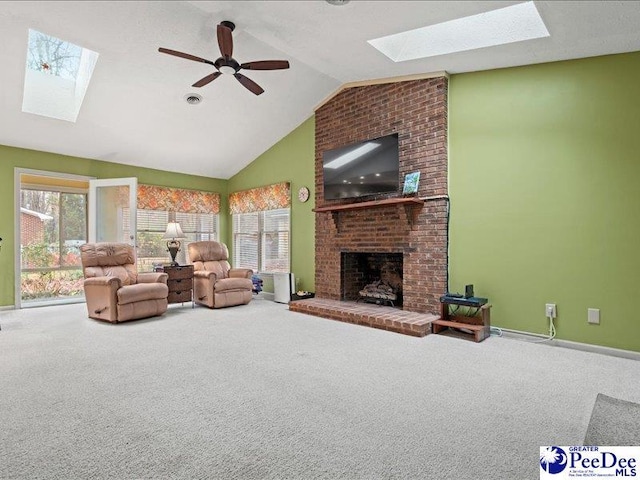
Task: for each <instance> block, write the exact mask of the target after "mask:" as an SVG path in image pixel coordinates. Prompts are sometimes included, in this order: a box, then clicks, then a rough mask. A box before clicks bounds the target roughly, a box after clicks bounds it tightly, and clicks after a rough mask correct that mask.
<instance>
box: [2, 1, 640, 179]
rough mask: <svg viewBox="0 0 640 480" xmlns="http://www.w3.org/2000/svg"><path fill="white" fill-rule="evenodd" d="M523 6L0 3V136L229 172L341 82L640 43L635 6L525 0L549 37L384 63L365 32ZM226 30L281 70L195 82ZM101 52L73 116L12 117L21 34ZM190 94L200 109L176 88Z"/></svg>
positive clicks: (250, 53) (114, 158)
mask: <svg viewBox="0 0 640 480" xmlns="http://www.w3.org/2000/svg"><path fill="white" fill-rule="evenodd" d="M516 3H520V2H511V1H509V2H497V1H489V2H477V1H439V2H436V1H422V2H421V1H359V0H352V1H351V2H350V3H348V4H347V5H345V6H342V7H336V6H331V5H329V4H327V3H326V2H325V1H324V0H308V1H220V2H212V1H209V2H197V1H192V2H167V1H157V2H133V1H126V2H123V1H113V2H109V1H103V2H53V1H47V2H22V1H20V2H0V45H1V48H0V65H1V68H0V107H1V108H0V144H4V145H10V146H17V147H24V148H30V149H35V150H43V151H48V152H55V153H62V154H67V155H74V156H79V157H86V158H93V159H99V160H107V161H111V162H117V163H123V164H130V165H137V166H142V167H150V168H158V169H162V170H169V171H175V172H182V173H190V174H195V175H205V176H210V177H216V178H225V179H226V178H229V177H231V176H233V175H234V174H236V173H237V172H239V171H240V170H241V169H242V168H243V167H245V166H246V165H248V164H249V163H251V162H252V161H253V160H254V159H255V158H256V157H257V156H259V155H260V154H261V153H263V152H264V151H266V150H267V149H268V148H269V147H271V146H272V145H274V144H275V143H276V142H277V141H278V140H280V139H281V138H282V137H284V136H285V135H287V134H288V133H289V132H290V131H291V130H293V129H294V128H295V127H297V126H298V125H299V124H300V123H302V122H303V121H304V120H306V119H307V118H309V117H310V116H311V115H312V114H313V111H314V108H315V107H316V106H317V105H318V104H319V103H320V102H321V101H322V100H324V99H325V98H326V97H327V96H329V95H330V94H331V93H333V92H334V91H335V90H336V89H337V88H339V87H340V86H341V85H343V84H345V83H350V82H355V81H363V80H370V79H379V78H388V77H397V76H402V75H409V74H424V73H429V72H441V71H447V72H449V73H461V72H471V71H478V70H487V69H494V68H501V67H509V66H517V65H526V64H533V63H542V62H551V61H557V60H565V59H572V58H582V57H590V56H597V55H605V54H611V53H622V52H630V51H640V35H638V25H640V2H636V1H626V2H620V1H618V2H616V1H607V2H599V1H584V2H579V1H547V2H535V4H536V6H537V8H538V11H539V12H540V15H541V16H542V19H543V20H544V22H545V24H546V26H547V28H548V30H549V32H550V34H551V36H550V37H547V38H542V39H537V40H529V41H524V42H518V43H513V44H509V45H503V46H497V47H489V48H483V49H478V50H474V51H469V52H462V53H454V54H449V55H441V56H438V57H433V58H427V59H421V60H411V61H407V62H401V63H394V62H392V61H391V60H390V59H388V58H387V57H385V56H384V55H382V54H381V53H380V52H378V51H377V50H375V49H374V48H373V47H372V46H371V45H369V44H368V43H367V40H370V39H373V38H377V37H381V36H385V35H389V34H393V33H398V32H401V31H405V30H409V29H414V28H418V27H423V26H426V25H431V24H435V23H439V22H443V21H447V20H452V19H455V18H459V17H463V16H468V15H474V14H477V13H482V12H486V11H489V10H494V9H496V8H502V7H505V6H508V5H512V4H516ZM222 20H230V21H233V22H234V23H235V24H236V29H235V31H234V32H233V39H234V54H233V56H234V58H235V59H236V60H238V61H239V62H241V63H242V62H248V61H253V60H267V59H268V60H273V59H275V60H281V59H282V60H288V61H289V62H290V64H291V68H290V69H289V70H279V71H243V73H245V74H246V75H247V76H248V77H249V78H251V79H253V80H254V81H256V82H257V83H258V84H260V85H261V86H262V87H263V88H264V89H265V93H263V94H262V95H260V96H254V95H253V94H252V93H250V92H249V91H248V90H246V89H245V88H244V87H242V86H241V85H240V84H239V83H238V82H237V81H236V80H235V79H234V78H232V77H231V76H225V75H223V76H221V77H220V78H218V79H217V80H215V81H214V82H212V83H210V84H209V85H206V86H204V87H202V88H200V89H198V88H193V87H191V84H193V83H194V82H195V81H196V80H199V79H200V78H202V77H204V76H205V75H208V74H209V73H212V72H213V67H211V66H209V65H206V64H202V63H198V62H193V61H188V60H184V59H182V58H178V57H173V56H170V55H166V54H162V53H159V52H158V48H159V47H165V48H169V49H173V50H178V51H182V52H186V53H190V54H192V55H196V56H199V57H204V58H206V59H209V60H212V61H214V60H215V59H216V58H218V57H219V56H220V53H219V50H218V45H217V40H216V33H215V28H216V25H217V24H218V23H219V22H220V21H222ZM29 28H32V29H36V30H39V31H41V32H43V33H46V34H48V35H51V36H54V37H58V38H62V39H63V40H67V41H69V42H72V43H75V44H78V45H80V46H83V47H85V48H89V49H91V50H94V51H96V52H98V53H99V54H100V57H99V59H98V63H97V65H96V68H95V71H94V74H93V80H92V82H91V84H90V85H89V89H88V91H87V94H86V97H85V100H84V104H83V106H82V109H81V110H80V114H79V116H78V120H77V122H76V123H70V122H66V121H62V120H54V119H51V118H46V117H41V116H38V115H33V114H28V113H23V112H22V109H21V107H22V91H23V84H24V76H25V58H26V49H27V35H28V29H29ZM194 92H196V93H199V94H201V95H202V96H203V97H204V100H203V102H202V103H201V104H200V105H197V106H191V105H188V104H187V103H186V101H185V100H184V96H185V95H186V94H188V93H194Z"/></svg>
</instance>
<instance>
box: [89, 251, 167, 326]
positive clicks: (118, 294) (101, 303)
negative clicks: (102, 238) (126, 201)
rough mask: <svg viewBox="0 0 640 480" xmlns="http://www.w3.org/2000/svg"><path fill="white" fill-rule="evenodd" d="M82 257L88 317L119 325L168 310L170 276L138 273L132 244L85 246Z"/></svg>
mask: <svg viewBox="0 0 640 480" xmlns="http://www.w3.org/2000/svg"><path fill="white" fill-rule="evenodd" d="M80 258H81V260H82V270H83V272H84V278H85V280H84V295H85V298H86V301H87V310H88V311H89V317H91V318H95V319H96V320H104V321H107V322H112V323H117V322H126V321H127V320H136V319H138V318H146V317H153V316H156V315H162V314H163V313H164V312H166V311H167V297H168V295H169V288H168V287H167V274H166V273H138V272H137V270H136V266H135V256H134V250H133V247H132V246H131V245H128V244H126V243H110V242H102V243H86V244H84V245H81V246H80Z"/></svg>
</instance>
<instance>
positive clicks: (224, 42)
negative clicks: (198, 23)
mask: <svg viewBox="0 0 640 480" xmlns="http://www.w3.org/2000/svg"><path fill="white" fill-rule="evenodd" d="M218 46H219V47H220V53H221V54H222V56H223V57H224V58H226V59H227V60H229V59H230V58H231V57H232V56H233V36H232V35H231V29H230V28H229V27H227V26H225V25H222V24H220V25H218Z"/></svg>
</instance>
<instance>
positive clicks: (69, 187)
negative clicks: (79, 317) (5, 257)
mask: <svg viewBox="0 0 640 480" xmlns="http://www.w3.org/2000/svg"><path fill="white" fill-rule="evenodd" d="M16 179H17V183H18V185H17V187H18V188H17V189H16V190H17V200H18V201H17V202H16V203H17V204H18V208H17V212H16V220H17V222H16V223H17V225H18V226H19V228H17V229H16V233H17V235H16V236H17V237H19V242H16V243H17V245H19V251H17V252H16V255H17V258H16V264H17V267H18V268H16V277H17V278H16V284H17V285H16V286H17V288H16V306H17V307H21V306H33V305H41V304H49V303H59V302H69V301H82V300H83V299H84V292H83V288H82V271H81V265H80V250H79V247H80V245H81V244H83V243H85V242H86V240H87V194H88V179H84V178H81V177H76V176H65V175H61V174H53V173H51V174H48V173H47V172H38V171H26V170H25V171H20V172H18V174H17V175H16Z"/></svg>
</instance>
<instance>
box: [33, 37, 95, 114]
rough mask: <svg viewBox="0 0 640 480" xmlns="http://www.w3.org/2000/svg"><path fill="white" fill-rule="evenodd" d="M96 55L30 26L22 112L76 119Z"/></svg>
mask: <svg viewBox="0 0 640 480" xmlns="http://www.w3.org/2000/svg"><path fill="white" fill-rule="evenodd" d="M97 61H98V54H97V53H96V52H93V51H91V50H88V49H86V48H82V47H80V46H78V45H74V44H72V43H69V42H66V41H64V40H61V39H59V38H55V37H51V36H49V35H46V34H44V33H41V32H38V31H36V30H31V29H29V43H28V48H27V59H26V71H25V77H24V96H23V99H22V111H23V112H25V113H34V114H36V115H43V116H46V117H51V118H57V119H60V120H67V121H70V122H75V121H76V119H77V118H78V113H79V112H80V107H81V106H82V102H83V100H84V96H85V93H86V92H87V87H88V86H89V81H90V80H91V75H92V74H93V69H94V67H95V65H96V62H97Z"/></svg>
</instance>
